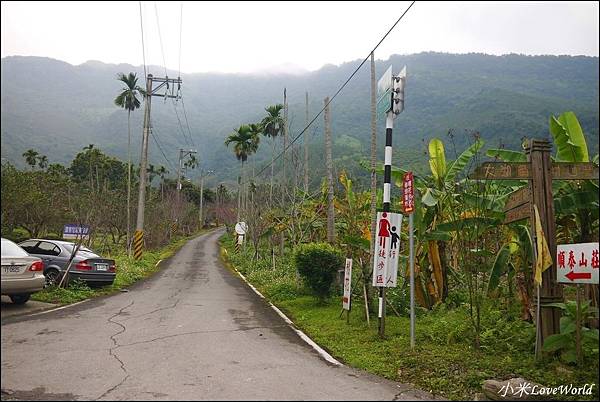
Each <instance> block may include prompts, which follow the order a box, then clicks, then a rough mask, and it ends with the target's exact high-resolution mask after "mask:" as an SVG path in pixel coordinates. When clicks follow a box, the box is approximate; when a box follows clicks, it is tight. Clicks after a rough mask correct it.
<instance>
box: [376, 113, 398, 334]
mask: <svg viewBox="0 0 600 402" xmlns="http://www.w3.org/2000/svg"><path fill="white" fill-rule="evenodd" d="M393 129H394V112H393V111H389V112H388V113H387V116H386V119H385V164H384V170H383V212H390V193H391V182H392V131H393ZM387 261H388V259H386V267H385V271H384V276H383V278H384V281H386V280H387ZM378 316H379V336H380V337H382V338H383V337H384V336H385V282H384V286H381V287H380V288H379V310H378Z"/></svg>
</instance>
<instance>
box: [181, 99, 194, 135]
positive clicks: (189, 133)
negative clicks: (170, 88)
mask: <svg viewBox="0 0 600 402" xmlns="http://www.w3.org/2000/svg"><path fill="white" fill-rule="evenodd" d="M181 106H183V117H185V124H186V125H187V129H188V135H189V137H190V141H191V142H192V145H193V146H194V147H195V146H196V144H194V139H193V138H192V130H190V123H188V118H187V113H186V112H185V103H184V102H183V94H182V95H181Z"/></svg>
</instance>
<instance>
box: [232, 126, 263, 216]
mask: <svg viewBox="0 0 600 402" xmlns="http://www.w3.org/2000/svg"><path fill="white" fill-rule="evenodd" d="M259 141H260V138H259V137H258V135H256V134H255V133H254V132H253V131H252V128H250V126H249V125H247V124H242V125H241V126H240V127H239V128H237V129H234V130H233V133H231V134H230V135H229V137H227V139H226V140H225V145H226V146H229V144H231V143H233V144H234V146H233V152H234V153H235V157H236V158H237V159H238V160H239V161H240V162H241V171H240V177H243V173H244V162H246V160H247V159H248V156H250V155H252V154H253V153H255V152H256V150H257V149H258V143H259ZM240 184H241V178H238V216H237V219H238V222H239V220H240V194H241V193H240Z"/></svg>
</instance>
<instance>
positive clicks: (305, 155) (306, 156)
mask: <svg viewBox="0 0 600 402" xmlns="http://www.w3.org/2000/svg"><path fill="white" fill-rule="evenodd" d="M305 127H308V91H307V92H306V125H305ZM306 137H308V135H307V134H306V133H304V138H303V140H304V192H305V193H308V142H307V141H306Z"/></svg>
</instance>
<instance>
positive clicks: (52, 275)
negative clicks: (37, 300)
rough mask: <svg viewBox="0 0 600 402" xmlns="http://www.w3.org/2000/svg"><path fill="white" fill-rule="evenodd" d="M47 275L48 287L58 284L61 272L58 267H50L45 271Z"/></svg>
mask: <svg viewBox="0 0 600 402" xmlns="http://www.w3.org/2000/svg"><path fill="white" fill-rule="evenodd" d="M44 276H45V277H46V287H48V286H55V285H58V282H59V279H60V273H59V272H58V271H57V270H56V269H49V270H47V271H46V272H44Z"/></svg>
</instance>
